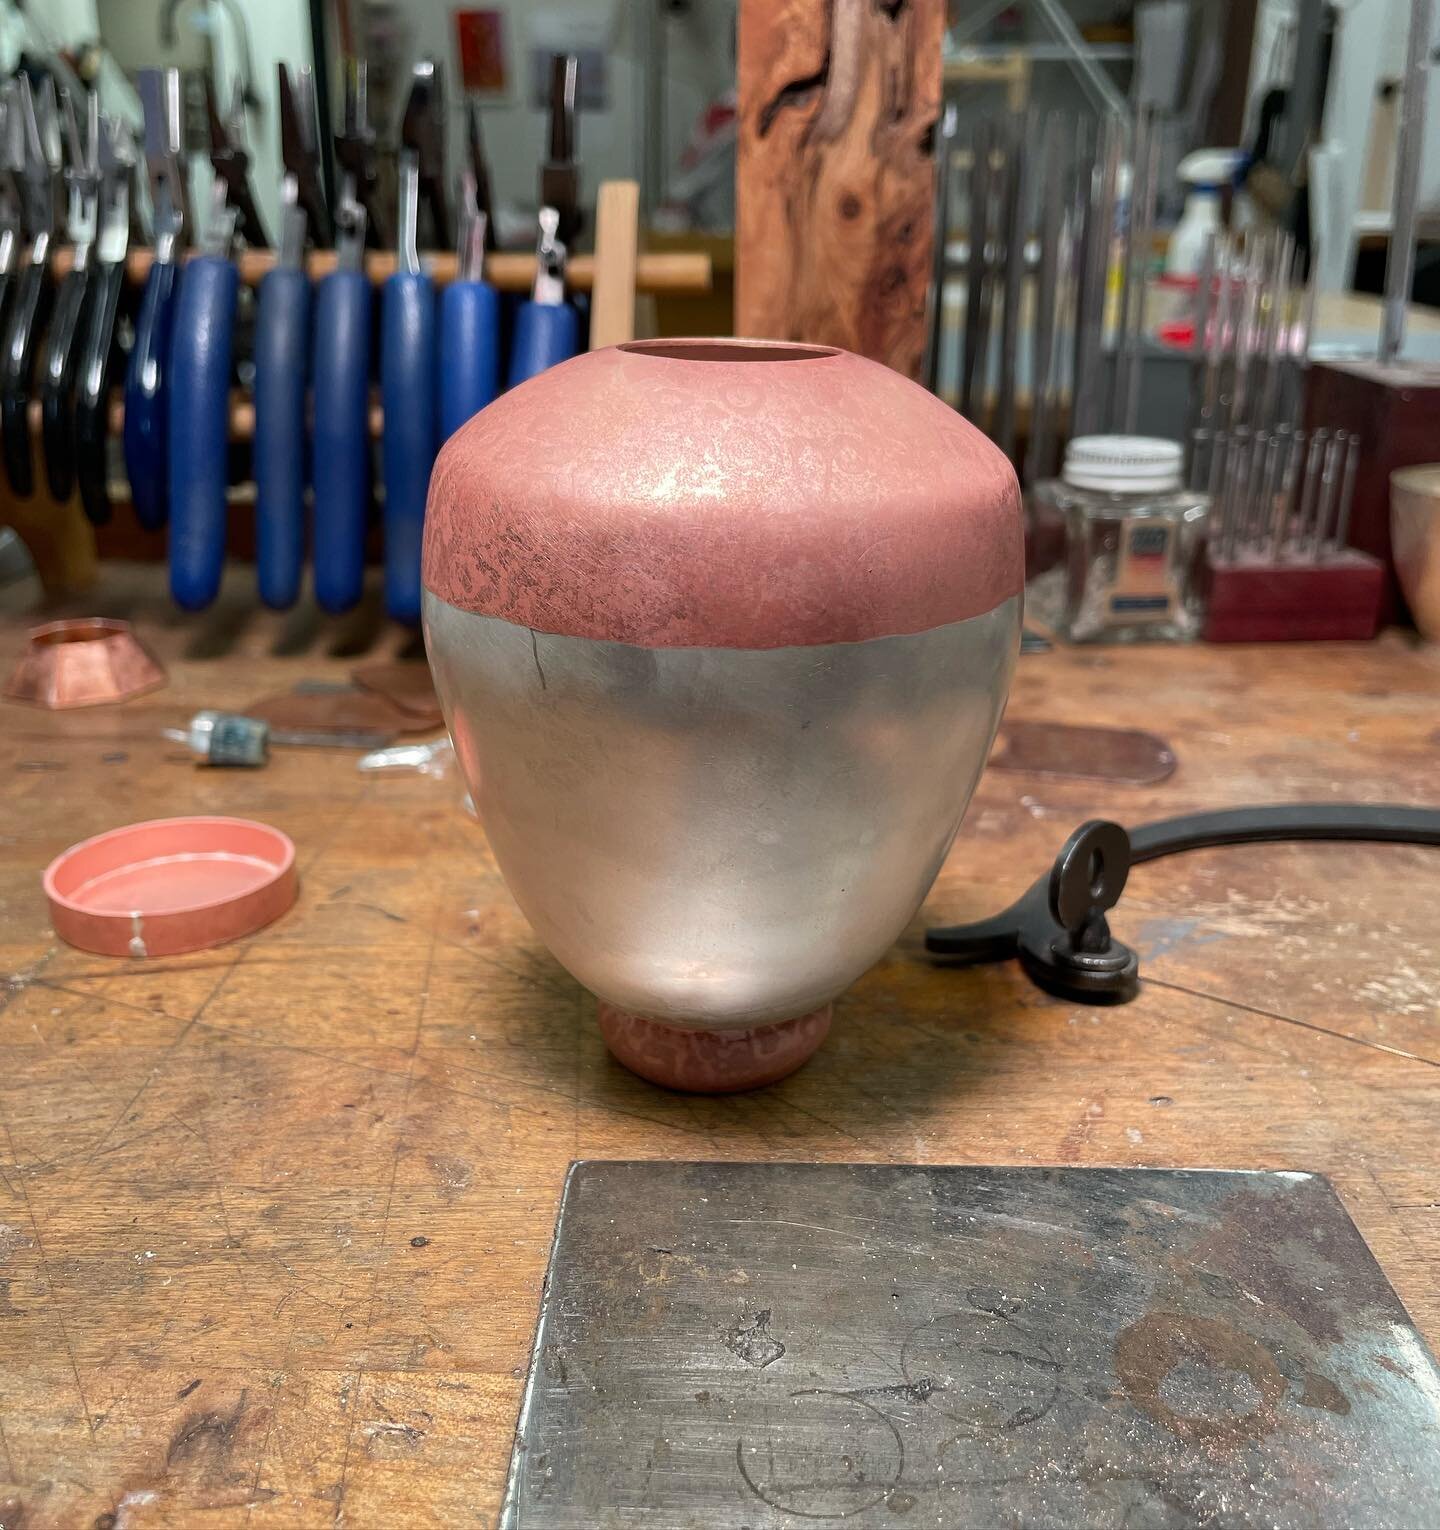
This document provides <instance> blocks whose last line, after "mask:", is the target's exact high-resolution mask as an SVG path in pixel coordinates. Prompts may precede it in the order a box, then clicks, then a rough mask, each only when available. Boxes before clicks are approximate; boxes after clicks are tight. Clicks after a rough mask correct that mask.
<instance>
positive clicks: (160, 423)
mask: <svg viewBox="0 0 1440 1530" xmlns="http://www.w3.org/2000/svg"><path fill="white" fill-rule="evenodd" d="M139 86H140V100H141V104H142V105H143V107H144V109H145V165H146V170H147V172H148V175H149V180H150V205H151V207H152V209H153V215H154V223H155V255H154V260H153V262H152V264H151V266H150V274H149V275H148V276H147V277H146V279H145V291H144V294H143V295H142V297H141V299H140V313H139V316H138V318H137V319H136V321H135V344H134V346H133V347H132V348H131V351H130V365H129V369H128V370H127V372H126V374H125V429H124V435H123V446H124V451H125V474H126V477H128V478H129V480H130V497H131V499H132V501H133V502H134V505H135V514H136V515H137V516H138V518H139V520H140V524H141V525H142V526H144V527H146V528H148V529H149V530H152V531H153V530H155V529H156V528H158V527H160V526H163V525H164V524H165V522H166V520H167V519H168V518H169V514H170V496H169V485H168V475H169V455H168V452H167V449H166V425H167V422H168V413H169V410H168V403H167V394H168V386H169V381H170V335H171V332H172V330H173V328H174V323H175V300H176V297H177V296H178V294H179V278H180V257H181V254H182V252H183V250H184V247H185V241H186V240H187V239H188V238H189V237H190V232H191V229H192V226H193V225H192V222H191V217H190V196H189V190H188V186H189V180H188V172H187V169H186V164H185V148H184V132H183V116H182V102H181V96H180V71H179V70H178V69H163V70H162V69H142V70H141V71H140V76H139Z"/></svg>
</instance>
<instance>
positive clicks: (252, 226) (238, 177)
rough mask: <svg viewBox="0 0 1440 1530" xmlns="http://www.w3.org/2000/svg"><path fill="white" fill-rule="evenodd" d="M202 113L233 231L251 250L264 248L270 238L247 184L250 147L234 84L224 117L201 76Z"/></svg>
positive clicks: (238, 89)
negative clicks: (232, 95)
mask: <svg viewBox="0 0 1440 1530" xmlns="http://www.w3.org/2000/svg"><path fill="white" fill-rule="evenodd" d="M205 116H206V120H207V121H208V123H209V126H210V164H211V166H212V167H213V169H214V171H215V174H216V175H217V176H218V177H219V179H220V180H222V181H223V182H224V183H225V200H226V201H227V202H228V203H229V205H230V206H231V207H232V208H233V209H234V212H235V232H236V234H237V235H238V236H239V237H240V238H241V239H243V240H244V241H245V243H246V244H247V245H249V247H250V248H251V249H252V250H268V249H269V248H270V240H269V239H268V238H267V237H266V234H265V225H264V224H263V223H262V222H261V221H260V210H259V208H258V207H256V205H255V191H254V188H253V187H252V186H251V184H250V150H249V148H248V147H247V144H246V135H245V99H244V91H243V89H242V87H240V86H238V85H237V86H236V88H235V97H234V101H233V103H232V105H231V109H230V113H229V115H228V117H222V116H221V115H220V109H219V106H218V104H217V102H216V100H215V86H214V84H213V83H212V81H211V79H210V76H209V75H208V74H207V75H206V76H205Z"/></svg>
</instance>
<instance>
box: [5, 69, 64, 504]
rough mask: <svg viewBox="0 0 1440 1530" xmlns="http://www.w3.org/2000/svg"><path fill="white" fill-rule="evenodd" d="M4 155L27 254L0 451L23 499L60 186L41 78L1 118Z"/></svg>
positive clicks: (30, 480)
mask: <svg viewBox="0 0 1440 1530" xmlns="http://www.w3.org/2000/svg"><path fill="white" fill-rule="evenodd" d="M6 116H7V122H6V139H7V145H6V148H7V153H8V157H9V163H10V167H11V170H12V172H13V173H14V174H15V176H16V177H17V180H18V183H19V187H20V191H21V197H22V219H23V224H24V229H25V233H26V234H27V235H28V237H29V239H30V253H29V256H28V257H27V258H26V260H25V262H24V264H23V265H22V266H21V268H20V274H19V279H18V281H17V282H16V287H15V297H14V301H13V302H12V303H11V305H10V312H9V316H8V318H7V321H6V324H5V340H4V349H3V353H0V444H3V448H4V459H5V476H6V477H7V478H8V479H9V482H10V489H11V492H12V493H14V494H15V495H16V496H18V497H19V498H21V499H28V498H29V496H30V495H31V494H33V493H34V491H35V470H34V462H33V459H32V455H31V450H30V385H31V380H32V378H33V376H34V372H35V352H36V347H37V346H38V344H39V340H40V337H41V335H42V334H43V333H44V331H45V324H46V321H47V320H48V319H49V316H50V308H51V305H52V303H53V301H54V289H53V287H52V285H51V281H50V254H51V246H52V243H53V241H54V237H55V226H56V222H57V217H56V204H57V202H58V201H59V199H60V196H61V188H62V184H63V179H62V175H61V163H60V142H59V137H60V135H59V129H58V124H57V122H56V112H55V93H54V87H53V85H52V84H51V82H50V81H49V79H47V80H46V81H45V83H44V85H43V86H42V87H41V94H40V100H39V103H38V104H37V102H36V100H35V96H34V94H33V92H32V91H31V88H30V81H29V78H28V77H27V76H26V75H23V74H22V75H21V76H20V77H19V80H18V81H17V87H16V93H15V96H14V98H13V99H12V101H11V105H10V110H9V112H7V114H6Z"/></svg>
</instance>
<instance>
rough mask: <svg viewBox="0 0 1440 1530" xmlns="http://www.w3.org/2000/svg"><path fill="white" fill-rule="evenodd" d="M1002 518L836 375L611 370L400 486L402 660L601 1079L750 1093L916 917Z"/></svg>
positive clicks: (996, 598)
mask: <svg viewBox="0 0 1440 1530" xmlns="http://www.w3.org/2000/svg"><path fill="white" fill-rule="evenodd" d="M1022 572H1023V552H1022V533H1021V518H1020V499H1019V490H1018V486H1017V484H1016V481H1015V476H1014V473H1013V472H1012V471H1011V468H1010V465H1009V463H1008V462H1007V461H1006V460H1005V458H1004V457H1003V456H1002V455H1001V453H1000V452H999V451H998V450H997V449H996V448H995V447H994V446H992V445H991V444H990V442H988V441H987V440H986V439H985V438H984V437H983V436H982V435H981V434H980V433H979V432H978V431H977V430H975V429H974V428H973V427H972V426H971V425H969V424H968V423H967V422H966V421H964V420H963V419H961V418H960V417H959V416H958V415H957V414H955V413H954V411H953V410H951V409H949V408H948V407H947V406H946V405H945V404H943V403H942V402H941V401H939V400H938V399H936V398H934V397H933V396H932V395H930V394H929V393H927V392H926V391H925V390H924V389H922V388H919V387H917V386H916V385H915V384H913V383H911V382H909V381H907V380H906V379H905V378H903V377H901V376H900V375H899V374H897V373H895V372H892V371H890V370H889V369H887V368H885V367H883V366H880V365H877V364H876V363H874V362H870V361H866V360H863V359H862V358H860V357H858V356H854V355H851V354H849V353H848V352H844V351H840V350H835V349H831V348H828V347H821V346H802V345H788V344H779V343H771V342H762V341H742V340H693V341H675V340H665V341H643V342H635V343H631V344H627V345H621V346H616V347H613V348H611V349H608V350H602V351H596V352H592V353H590V354H588V355H584V356H580V357H577V358H576V359H575V360H573V361H569V362H566V363H564V364H563V365H561V366H558V367H555V368H553V369H551V370H550V371H548V372H545V373H543V374H542V375H541V376H540V377H538V378H536V379H534V380H532V381H531V382H528V383H525V384H524V385H522V386H521V387H519V388H517V389H514V390H513V391H512V392H510V393H507V394H505V395H503V396H502V397H501V398H499V399H498V400H496V402H495V403H493V404H492V405H490V407H489V408H487V409H485V410H483V411H482V412H481V413H480V414H478V415H477V416H475V418H474V419H472V420H471V421H470V422H469V424H468V425H466V426H465V427H464V428H463V429H461V430H460V431H459V432H458V433H457V434H456V435H455V436H454V437H453V438H452V439H451V440H450V442H449V443H448V444H447V445H446V447H445V449H444V450H443V452H442V453H441V456H440V459H439V462H438V463H437V465H436V469H435V473H434V476H433V478H432V481H431V488H430V501H429V506H428V510H427V523H426V531H425V552H424V582H425V610H424V617H425V633H426V641H427V645H428V647H429V652H430V659H431V664H432V666H433V668H434V671H435V677H436V684H437V688H438V690H439V694H440V698H441V701H442V704H443V705H444V708H445V713H446V717H447V719H448V721H449V724H450V729H451V733H452V736H453V738H454V741H455V747H456V750H457V753H458V755H459V758H460V761H461V763H462V767H463V769H464V772H465V775H466V778H467V781H468V783H469V785H470V789H471V792H472V794H473V796H474V799H475V802H476V804H477V807H478V809H479V812H480V816H481V820H482V822H483V823H484V826H485V830H486V832H487V834H488V836H489V839H490V843H491V846H492V848H493V849H494V852H495V856H496V859H497V861H498V862H499V865H500V868H501V870H502V871H503V873H504V874H505V877H506V880H507V882H508V883H509V885H510V888H511V890H512V891H513V893H514V895H515V898H516V900H517V902H518V903H519V904H520V907H521V908H522V910H523V911H524V912H525V914H526V915H527V917H528V918H529V919H530V921H531V923H532V924H533V925H534V926H535V928H536V930H537V931H538V932H539V934H540V936H541V938H542V939H543V940H544V941H545V943H546V944H547V945H548V946H549V947H550V949H551V951H552V952H553V953H554V954H555V956H556V957H557V958H558V959H559V961H560V962H561V963H563V964H564V966H565V967H566V968H567V969H568V970H569V971H570V972H571V973H573V974H574V975H575V977H577V978H578V979H579V980H580V981H581V982H583V983H584V984H585V985H586V986H587V987H589V988H590V989H591V990H592V991H593V992H595V993H596V994H597V995H598V996H599V998H600V1000H601V1010H600V1014H601V1024H602V1027H603V1029H604V1032H605V1035H606V1039H607V1041H608V1042H609V1044H610V1046H611V1049H612V1050H613V1051H614V1052H615V1053H616V1054H617V1056H619V1057H620V1059H621V1060H622V1061H623V1062H625V1063H626V1064H627V1065H629V1066H630V1067H632V1068H634V1069H635V1070H636V1071H637V1072H639V1073H642V1074H644V1075H645V1076H646V1077H649V1078H652V1079H654V1080H655V1081H656V1082H660V1083H664V1084H667V1085H670V1086H673V1087H679V1088H688V1089H732V1088H743V1087H748V1086H752V1085H757V1084H761V1083H766V1082H770V1081H772V1080H773V1079H775V1078H778V1077H780V1076H782V1075H783V1074H784V1073H787V1072H789V1071H790V1070H791V1069H793V1068H794V1067H796V1066H798V1065H799V1064H800V1063H801V1062H802V1061H804V1059H805V1057H807V1056H808V1055H809V1054H810V1052H812V1051H813V1050H814V1048H815V1047H816V1046H818V1045H819V1043H820V1041H821V1040H822V1039H823V1037H824V1035H825V1032H826V1029H827V1028H828V1025H829V1023H830V1006H831V1004H832V1001H833V1000H834V999H835V998H836V997H837V996H838V995H839V994H840V993H842V992H843V991H844V989H845V988H846V987H848V986H849V984H850V983H852V982H853V981H854V980H855V978H857V977H858V976H859V975H860V974H861V973H862V972H864V971H865V970H866V968H868V967H869V966H871V965H872V964H873V963H874V962H875V961H876V960H877V959H878V958H879V957H880V956H881V955H883V954H884V952H885V951H886V950H887V949H888V947H889V946H890V945H891V944H892V943H893V941H894V940H895V938H896V936H897V935H898V933H899V932H900V931H901V929H903V927H904V926H905V924H906V923H907V922H908V921H909V919H910V918H911V917H912V916H913V915H914V913H915V911H916V909H917V908H918V907H919V905H920V903H921V901H922V900H923V898H924V897H925V894H926V892H927V891H928V889H929V887H930V884H931V882H932V881H933V880H934V877H935V875H936V873H937V872H938V870H939V868H940V865H941V862H942V861H943V860H944V858H945V855H946V853H947V851H948V849H949V847H950V844H951V841H952V840H953V838H954V836H955V833H956V830H957V829H958V828H959V825H960V820H961V818H962V816H963V814H964V811H965V808H966V806H967V804H968V802H969V798H970V794H971V792H972V791H973V789H974V786H975V782H976V780H977V778H978V776H979V774H980V771H981V769H982V768H983V765H984V762H985V758H986V755H987V753H988V751H989V747H990V743H991V740H992V739H993V736H994V732H995V728H996V725H997V724H998V722H999V718H1000V713H1001V710H1002V708H1003V706H1004V701H1005V696H1006V692H1007V689H1008V686H1009V680H1010V675H1011V671H1012V668H1013V664H1014V659H1015V654H1016V651H1017V646H1018V636H1019V630H1020V591H1021V582H1022Z"/></svg>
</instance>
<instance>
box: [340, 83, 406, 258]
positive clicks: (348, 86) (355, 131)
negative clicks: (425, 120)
mask: <svg viewBox="0 0 1440 1530" xmlns="http://www.w3.org/2000/svg"><path fill="white" fill-rule="evenodd" d="M342 120H343V122H344V127H343V128H342V129H341V131H340V132H339V133H338V134H337V135H336V138H335V159H336V162H337V163H338V164H339V166H340V173H341V175H342V176H348V177H349V179H350V185H351V200H352V201H356V202H358V203H359V204H360V206H361V207H362V208H363V209H364V212H365V219H364V230H365V240H366V243H367V244H368V245H370V246H371V247H372V248H374V249H384V248H385V246H386V245H388V244H389V243H390V242H391V240H392V238H393V237H394V236H393V234H392V233H391V230H390V217H389V213H388V211H387V210H386V208H385V207H384V205H383V204H382V202H381V200H380V177H379V174H378V173H377V171H376V168H375V130H374V129H373V128H372V127H371V126H370V106H369V73H368V70H367V68H366V64H365V60H364V59H363V58H347V59H346V60H345V107H344V116H343V119H342Z"/></svg>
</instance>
